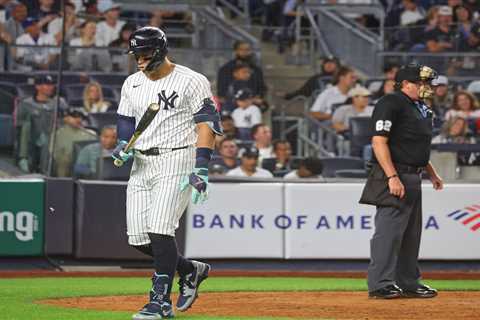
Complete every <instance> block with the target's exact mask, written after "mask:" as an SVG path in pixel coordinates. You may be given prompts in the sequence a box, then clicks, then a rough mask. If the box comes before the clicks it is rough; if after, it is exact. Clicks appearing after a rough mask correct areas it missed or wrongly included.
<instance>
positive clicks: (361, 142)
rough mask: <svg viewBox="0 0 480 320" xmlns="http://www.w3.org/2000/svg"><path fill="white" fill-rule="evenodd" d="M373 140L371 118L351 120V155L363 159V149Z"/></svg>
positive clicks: (354, 118)
mask: <svg viewBox="0 0 480 320" xmlns="http://www.w3.org/2000/svg"><path fill="white" fill-rule="evenodd" d="M371 138H372V128H371V126H370V117H352V118H350V155H351V156H353V157H361V156H362V153H363V147H364V146H366V145H367V144H369V143H370V141H371Z"/></svg>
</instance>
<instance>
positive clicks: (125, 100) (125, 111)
mask: <svg viewBox="0 0 480 320" xmlns="http://www.w3.org/2000/svg"><path fill="white" fill-rule="evenodd" d="M129 89H130V85H129V84H128V80H125V82H124V83H123V86H122V92H121V95H120V103H119V104H118V110H117V113H118V114H121V115H122V116H126V117H134V116H135V113H134V110H133V104H132V103H131V100H130V97H129V92H128V90H129Z"/></svg>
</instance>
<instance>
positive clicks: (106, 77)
mask: <svg viewBox="0 0 480 320" xmlns="http://www.w3.org/2000/svg"><path fill="white" fill-rule="evenodd" d="M90 78H91V79H92V80H95V81H97V82H98V83H100V84H101V85H102V86H121V85H123V82H124V81H125V79H126V78H127V75H117V74H95V75H90Z"/></svg>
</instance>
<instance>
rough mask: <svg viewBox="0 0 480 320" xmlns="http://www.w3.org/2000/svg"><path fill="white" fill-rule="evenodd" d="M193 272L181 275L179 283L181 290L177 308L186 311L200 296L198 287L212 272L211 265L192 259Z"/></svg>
mask: <svg viewBox="0 0 480 320" xmlns="http://www.w3.org/2000/svg"><path fill="white" fill-rule="evenodd" d="M192 263H193V268H194V269H193V272H192V273H189V274H187V275H186V276H183V277H180V279H179V280H178V284H179V286H180V292H179V294H178V300H177V310H178V311H186V310H187V309H188V308H190V307H191V306H192V304H193V303H194V302H195V299H197V297H198V288H199V287H200V284H201V283H202V281H203V280H205V279H207V278H208V272H210V269H211V267H210V265H208V264H206V263H203V262H199V261H194V260H192Z"/></svg>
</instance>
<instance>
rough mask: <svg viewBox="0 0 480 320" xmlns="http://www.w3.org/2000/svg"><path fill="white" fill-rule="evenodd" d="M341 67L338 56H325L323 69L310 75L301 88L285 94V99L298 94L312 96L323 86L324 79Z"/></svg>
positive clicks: (331, 75)
mask: <svg viewBox="0 0 480 320" xmlns="http://www.w3.org/2000/svg"><path fill="white" fill-rule="evenodd" d="M339 67H340V63H339V62H338V60H337V58H335V57H327V58H325V59H324V60H323V62H322V71H321V72H320V73H317V74H315V75H313V76H312V77H310V78H309V79H308V80H307V82H305V83H304V84H303V86H302V87H301V88H300V89H298V90H295V91H292V92H289V93H287V94H285V99H287V100H290V99H293V98H295V97H298V96H304V97H311V96H312V95H313V94H314V92H316V91H318V90H320V89H322V88H323V83H322V79H328V78H330V77H333V76H334V75H335V73H336V72H337V71H338V69H339Z"/></svg>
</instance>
